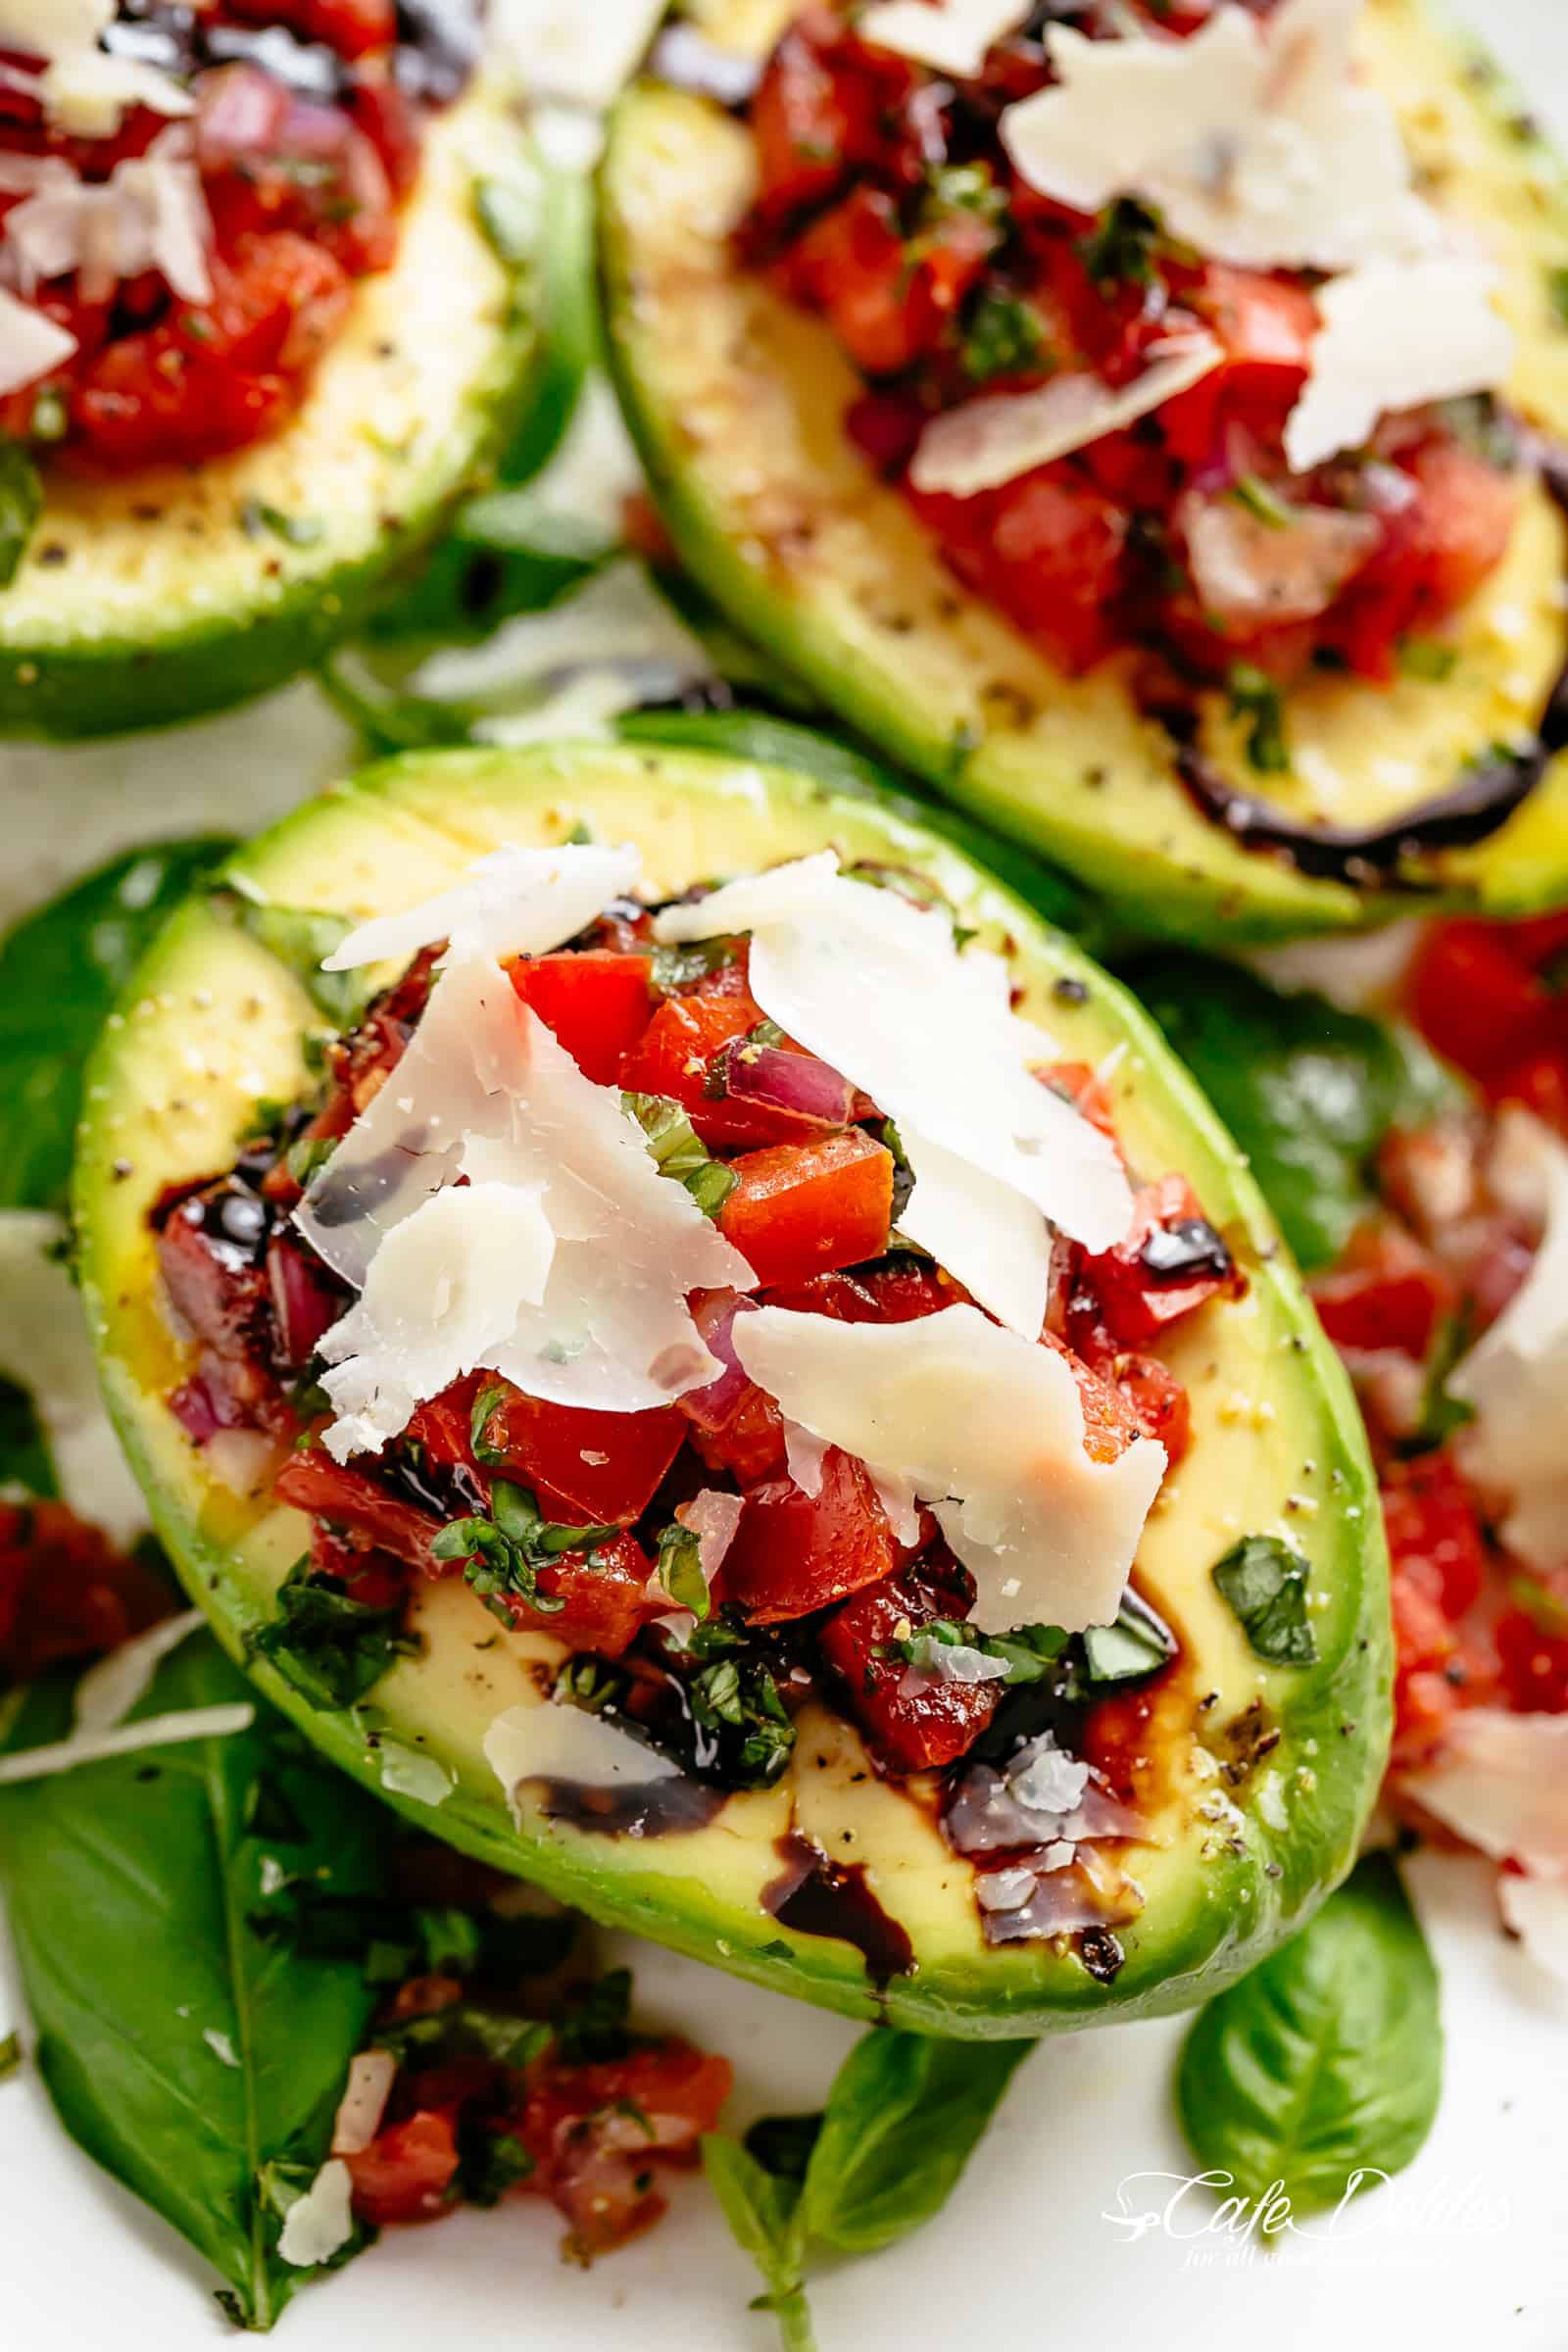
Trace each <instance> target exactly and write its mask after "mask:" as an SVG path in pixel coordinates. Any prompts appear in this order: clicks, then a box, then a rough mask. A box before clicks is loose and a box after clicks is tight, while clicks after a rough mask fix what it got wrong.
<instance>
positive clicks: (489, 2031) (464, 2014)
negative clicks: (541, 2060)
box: [375, 2001, 552, 2067]
mask: <svg viewBox="0 0 1568 2352" xmlns="http://www.w3.org/2000/svg"><path fill="white" fill-rule="evenodd" d="M551 2040H552V2034H551V2031H550V2028H549V2027H548V2026H545V2025H541V2024H540V2023H539V2021H538V2019H537V2018H531V2017H516V2016H515V2015H514V2014H513V2012H512V2011H511V2010H509V2009H492V2008H489V2007H487V2006H486V2004H485V2003H484V2002H483V2001H455V2002H453V2003H451V2004H450V2005H449V2006H448V2007H447V2008H445V2009H432V2010H430V2011H428V2012H427V2013H426V2014H425V2015H424V2016H422V2017H406V2018H397V2019H395V2020H394V2021H393V2022H392V2023H391V2024H389V2025H385V2026H381V2027H379V2028H378V2029H377V2031H376V2034H375V2041H376V2045H377V2047H378V2048H380V2049H383V2050H395V2051H396V2052H397V2053H398V2055H399V2056H400V2057H402V2058H413V2057H417V2058H418V2059H420V2060H421V2061H422V2062H423V2063H425V2064H429V2063H431V2062H438V2063H440V2064H443V2065H444V2064H446V2063H447V2061H448V2060H450V2059H453V2058H488V2059H489V2060H490V2062H491V2064H492V2065H494V2066H508V2067H522V2066H527V2065H528V2064H529V2062H530V2060H532V2059H534V2058H537V2057H539V2056H540V2055H541V2054H542V2052H543V2051H545V2050H546V2049H547V2048H548V2047H549V2046H550V2042H551Z"/></svg>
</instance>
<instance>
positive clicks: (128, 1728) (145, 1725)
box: [0, 1700, 256, 1783]
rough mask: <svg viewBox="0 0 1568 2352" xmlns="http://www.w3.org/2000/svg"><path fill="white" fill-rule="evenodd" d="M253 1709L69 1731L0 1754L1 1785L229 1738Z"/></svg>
mask: <svg viewBox="0 0 1568 2352" xmlns="http://www.w3.org/2000/svg"><path fill="white" fill-rule="evenodd" d="M255 1720H256V1709H255V1708H254V1707H253V1706H250V1705H248V1704H247V1703H246V1702H245V1701H243V1700H240V1701H238V1702H236V1703H234V1704H232V1705H225V1706H221V1707H190V1708H187V1709H186V1710H185V1711H184V1712H183V1713H182V1714H178V1715H148V1716H144V1717H143V1719H142V1721H141V1722H140V1723H125V1724H120V1725H118V1726H117V1727H116V1728H115V1729H114V1730H113V1731H108V1732H90V1733H73V1735H72V1737H71V1738H70V1739H69V1740H50V1741H49V1742H48V1743H47V1744H46V1745H44V1746H42V1747H25V1748H20V1749H19V1750H18V1751H17V1753H16V1754H15V1755H9V1756H0V1783H6V1782H12V1781H46V1780H49V1779H50V1778H51V1777H52V1776H53V1775H54V1774H55V1773H57V1772H73V1771H74V1769H75V1767H76V1766H77V1765H78V1764H101V1763H103V1762H104V1761H105V1760H106V1759H107V1758H108V1757H110V1756H132V1755H135V1754H136V1753H137V1752H138V1750H139V1749H141V1748H144V1747H174V1746H177V1745H180V1744H182V1743H183V1742H184V1741H187V1740H229V1739H232V1738H233V1736H234V1734H235V1733H236V1732H248V1731H249V1730H250V1727H251V1725H252V1724H253V1723H254V1722H255Z"/></svg>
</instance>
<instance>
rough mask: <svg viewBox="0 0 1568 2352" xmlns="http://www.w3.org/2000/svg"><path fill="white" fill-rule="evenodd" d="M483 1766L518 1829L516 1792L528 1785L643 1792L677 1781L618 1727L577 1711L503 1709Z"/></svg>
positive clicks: (665, 1763) (656, 1751) (550, 1706)
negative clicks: (538, 1783)
mask: <svg viewBox="0 0 1568 2352" xmlns="http://www.w3.org/2000/svg"><path fill="white" fill-rule="evenodd" d="M484 1754H485V1762H486V1763H487V1764H488V1765H489V1767H490V1769H491V1771H492V1772H493V1773H494V1774H495V1776H496V1779H497V1780H498V1781H499V1782H500V1783H501V1786H502V1789H504V1790H505V1792H506V1799H507V1803H508V1805H509V1807H510V1808H511V1811H512V1818H513V1820H514V1821H515V1822H516V1823H517V1824H518V1826H519V1827H520V1826H521V1818H522V1817H521V1792H522V1789H524V1788H525V1787H526V1786H527V1784H528V1782H530V1781H566V1782H570V1783H573V1784H575V1785H576V1786H577V1787H578V1788H582V1789H646V1788H650V1787H651V1786H652V1785H653V1784H654V1783H655V1782H656V1781H669V1780H678V1779H679V1778H680V1766H679V1765H678V1764H677V1763H676V1762H675V1761H674V1758H673V1757H671V1756H666V1755H665V1754H664V1753H663V1752H662V1749H660V1748H657V1747H649V1746H647V1745H646V1744H645V1743H644V1742H643V1741H642V1740H639V1739H637V1738H635V1736H634V1735H633V1734H632V1733H630V1732H628V1731H626V1730H625V1729H624V1728H623V1726H622V1725H620V1724H618V1723H614V1722H612V1721H611V1720H610V1719H609V1718H608V1717H606V1716H603V1715H590V1714H588V1713H587V1712H586V1711H585V1710H584V1709H583V1708H581V1707H569V1706H558V1705H556V1704H555V1703H554V1702H552V1701H546V1702H545V1703H544V1704H542V1705H541V1704H538V1703H535V1704H533V1705H527V1704H524V1705H521V1706H515V1707H508V1708H507V1709H506V1710H505V1712H504V1713H502V1714H500V1715H497V1716H496V1717H495V1718H494V1720H493V1721H492V1722H491V1724H490V1727H489V1729H488V1731H487V1732H486V1733H485V1736H484Z"/></svg>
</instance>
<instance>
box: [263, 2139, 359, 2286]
mask: <svg viewBox="0 0 1568 2352" xmlns="http://www.w3.org/2000/svg"><path fill="white" fill-rule="evenodd" d="M353 2198H354V2175H353V2174H352V2173H351V2172H350V2171H349V2168H348V2166H347V2165H346V2164H345V2163H344V2162H343V2159H342V2157H341V2156H329V2157H328V2158H327V2160H326V2162H325V2163H324V2164H323V2165H322V2167H321V2169H320V2171H319V2173H318V2174H317V2176H316V2179H315V2180H313V2181H312V2182H311V2185H310V2187H309V2188H308V2189H307V2190H306V2191H305V2193H304V2195H303V2196H299V2197H296V2198H295V2200H294V2202H293V2204H292V2205H291V2206H290V2207H289V2209H288V2211H287V2213H286V2214H285V2215H284V2216H283V2228H282V2230H281V2232H280V2234H279V2236H278V2240H277V2250H278V2253H279V2255H280V2256H281V2257H282V2259H283V2261H284V2262H286V2263H288V2264H290V2265H291V2266H292V2267H293V2269H295V2270H297V2271H314V2270H315V2269H316V2268H317V2266H318V2264H319V2263H323V2262H330V2261H331V2259H332V2257H333V2255H334V2254H340V2253H341V2252H342V2250H343V2248H344V2247H345V2246H346V2245H347V2244H348V2242H349V2239H350V2238H351V2237H352V2236H353V2235H354V2207H353Z"/></svg>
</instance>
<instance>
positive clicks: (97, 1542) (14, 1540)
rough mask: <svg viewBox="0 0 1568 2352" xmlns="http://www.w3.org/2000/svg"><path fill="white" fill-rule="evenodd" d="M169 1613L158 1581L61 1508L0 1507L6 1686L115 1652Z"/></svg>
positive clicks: (0, 1664) (1, 1670)
mask: <svg viewBox="0 0 1568 2352" xmlns="http://www.w3.org/2000/svg"><path fill="white" fill-rule="evenodd" d="M169 1608H170V1594H169V1589H168V1587H167V1586H166V1585H165V1583H164V1582H163V1579H162V1578H161V1577H159V1576H158V1575H156V1574H155V1573H154V1571H153V1570H152V1569H151V1568H149V1567H147V1566H146V1565H145V1564H144V1563H143V1562H142V1561H141V1560H139V1559H138V1558H137V1557H136V1556H135V1554H134V1553H130V1552H118V1551H116V1550H115V1548H114V1546H113V1545H112V1544H111V1543H110V1541H109V1539H108V1537H107V1536H105V1535H104V1534H103V1533H102V1532H101V1531H100V1530H99V1529H98V1528H96V1527H89V1526H88V1525H87V1524H86V1522H85V1521H84V1520H81V1519H78V1518H77V1517H76V1515H75V1513H74V1512H73V1510H71V1509H70V1508H69V1507H68V1506H67V1505H66V1504H65V1503H63V1502H26V1503H17V1504H11V1505H6V1506H3V1507H0V1676H3V1677H4V1679H5V1680H7V1681H8V1682H11V1681H14V1682H18V1683H28V1682H31V1681H32V1680H33V1678H34V1677H35V1676H37V1675H40V1674H43V1673H45V1672H47V1670H48V1669H49V1668H50V1667H51V1666H57V1665H59V1664H61V1663H62V1661H63V1660H65V1659H67V1658H89V1657H95V1656H97V1655H99V1654H100V1653H101V1652H102V1651H105V1650H110V1649H118V1648H119V1647H120V1644H121V1643H122V1642H128V1641H129V1639H130V1638H131V1636H132V1635H133V1634H139V1633H142V1632H144V1631H145V1630H146V1628H147V1627H148V1626H150V1625H156V1624H157V1622H158V1620H159V1619H160V1618H161V1617H165V1616H167V1615H168V1613H169Z"/></svg>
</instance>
